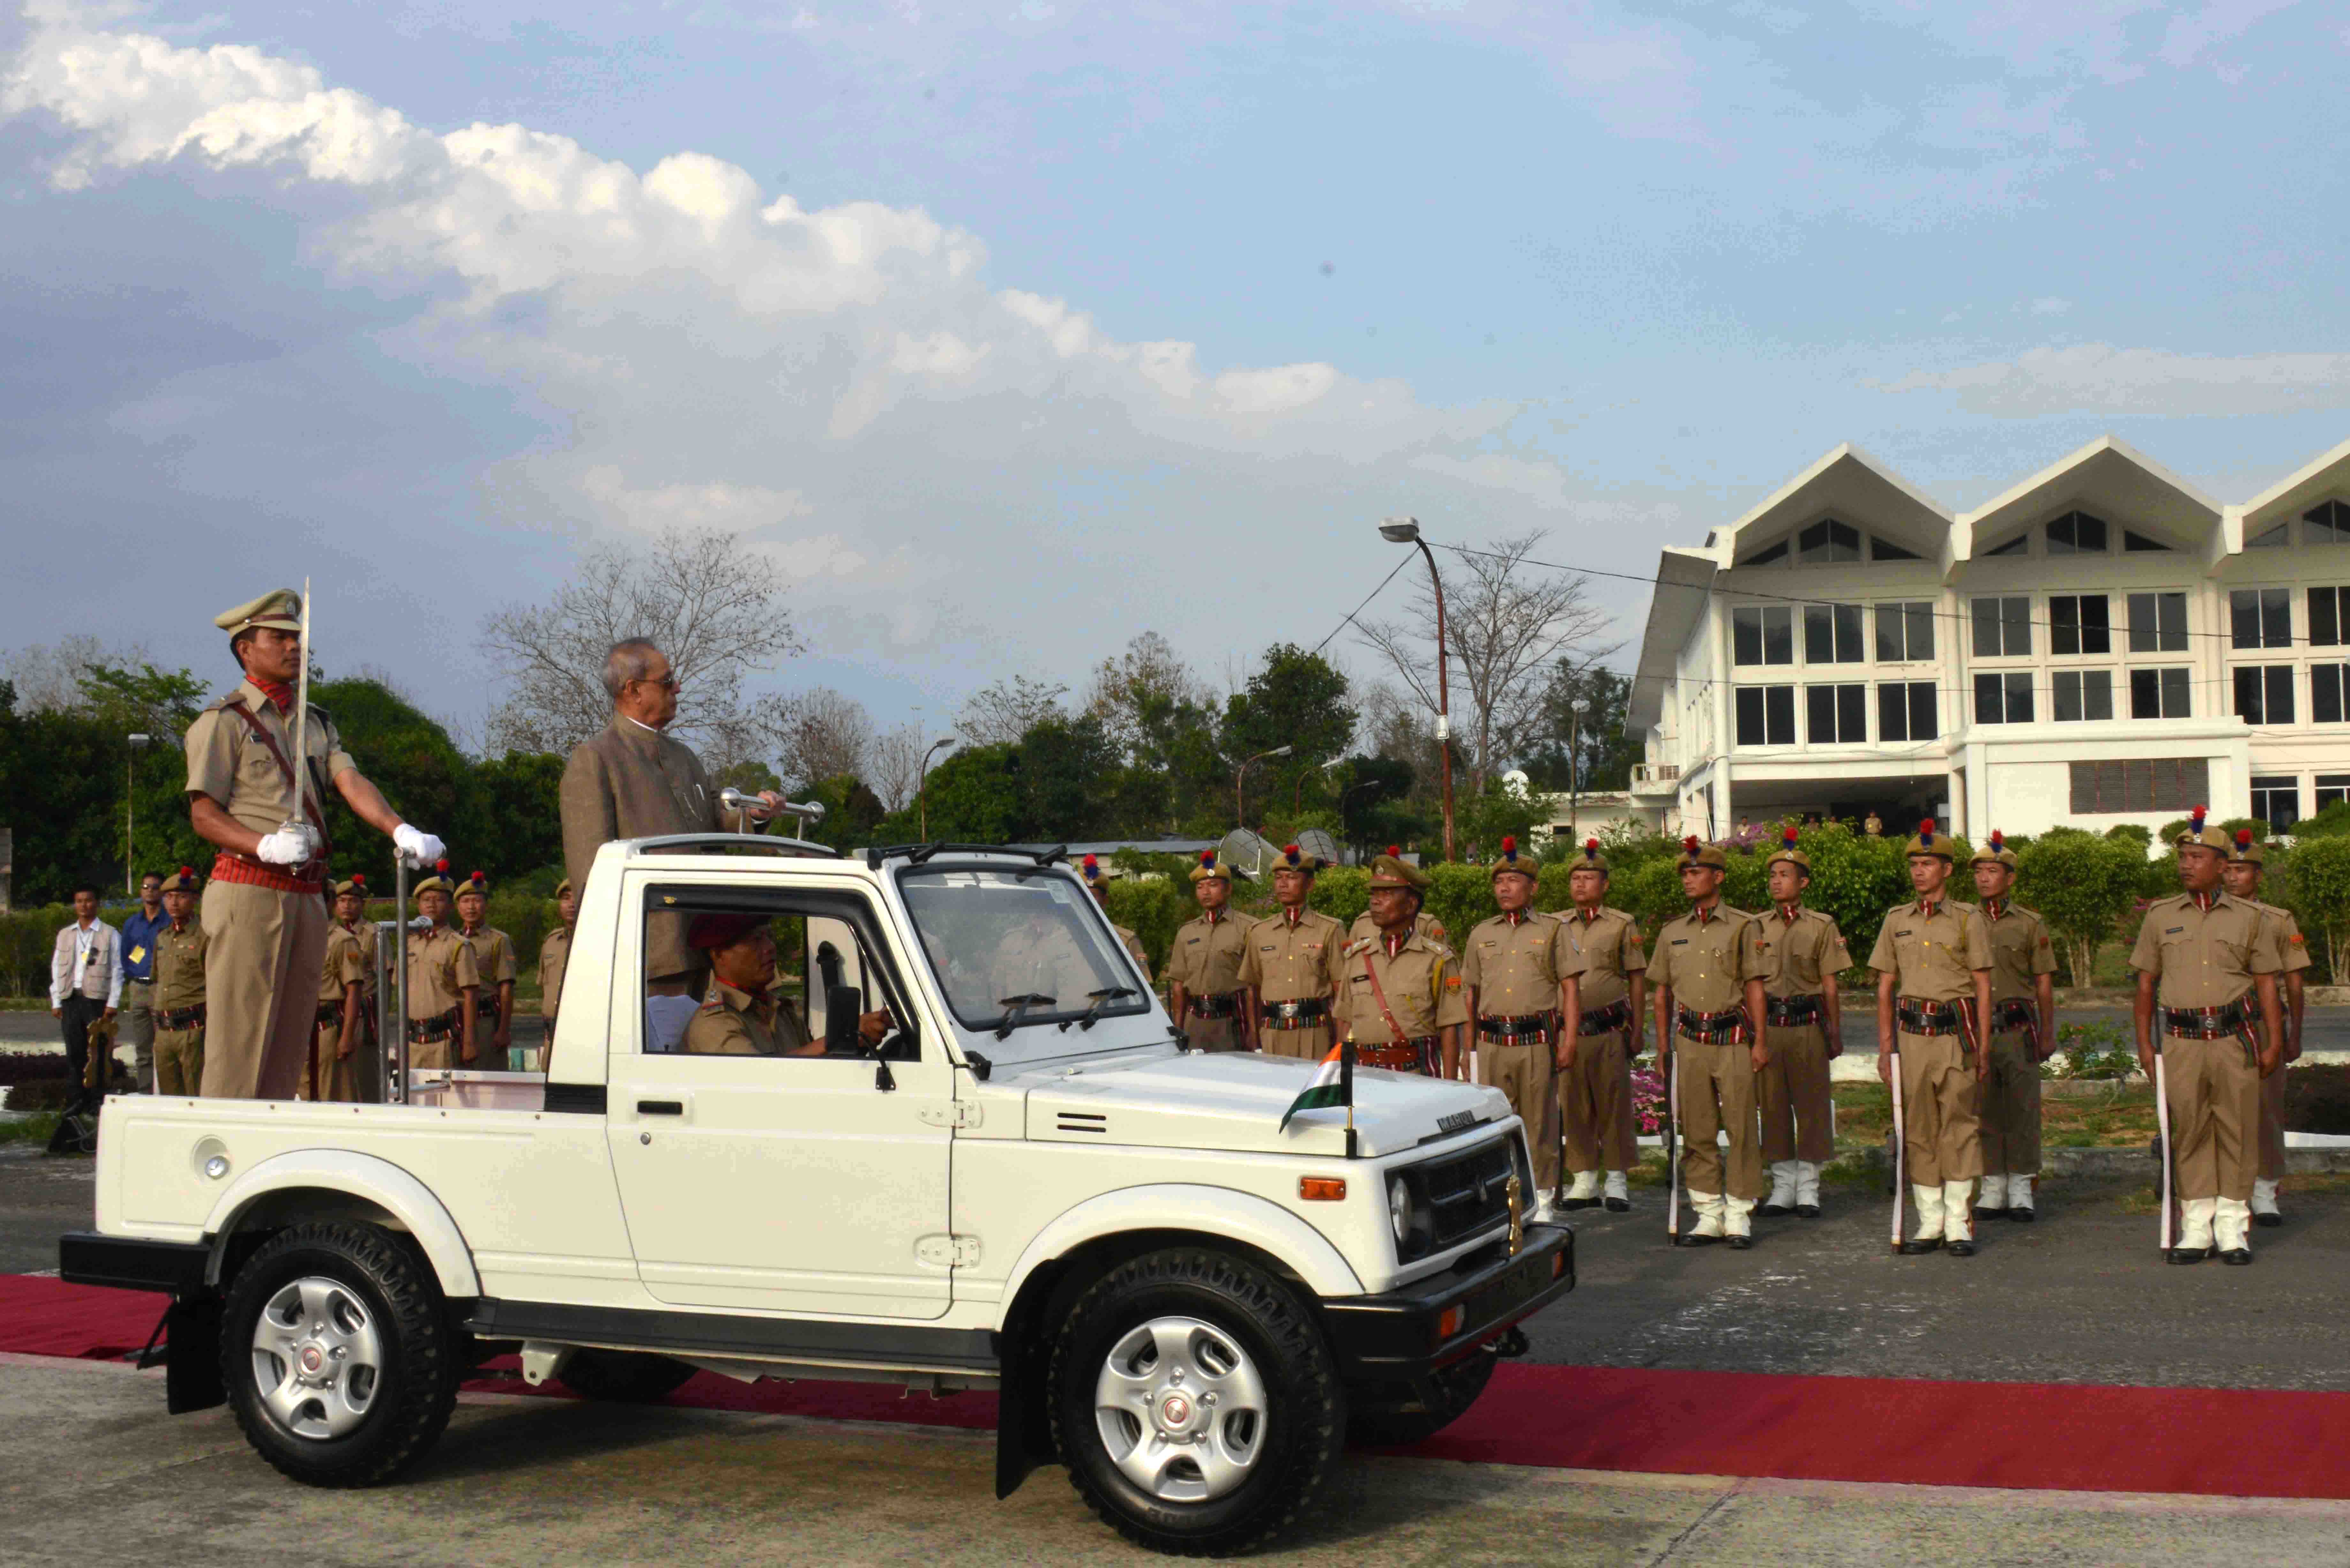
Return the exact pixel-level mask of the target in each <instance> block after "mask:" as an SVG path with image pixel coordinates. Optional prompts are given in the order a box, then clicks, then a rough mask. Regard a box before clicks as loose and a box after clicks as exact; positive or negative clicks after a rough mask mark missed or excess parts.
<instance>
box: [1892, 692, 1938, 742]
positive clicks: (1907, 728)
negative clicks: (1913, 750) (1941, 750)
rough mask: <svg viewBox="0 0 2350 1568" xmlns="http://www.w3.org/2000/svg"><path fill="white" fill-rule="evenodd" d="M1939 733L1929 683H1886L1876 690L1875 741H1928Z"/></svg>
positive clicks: (1932, 694)
mask: <svg viewBox="0 0 2350 1568" xmlns="http://www.w3.org/2000/svg"><path fill="white" fill-rule="evenodd" d="M1941 732H1942V728H1941V723H1940V721H1939V718H1938V717H1937V715H1936V714H1935V712H1934V683H1933V682H1932V681H1930V680H1887V681H1882V682H1879V683H1878V685H1877V739H1878V740H1880V741H1930V740H1932V739H1933V738H1934V737H1935V736H1937V735H1939V734H1940V733H1941Z"/></svg>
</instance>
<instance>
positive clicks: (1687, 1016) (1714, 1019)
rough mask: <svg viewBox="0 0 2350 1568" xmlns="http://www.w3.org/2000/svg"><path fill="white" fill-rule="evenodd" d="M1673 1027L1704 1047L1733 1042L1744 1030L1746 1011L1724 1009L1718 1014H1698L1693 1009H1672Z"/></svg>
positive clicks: (1741, 1009) (1734, 1008) (1737, 1008)
mask: <svg viewBox="0 0 2350 1568" xmlns="http://www.w3.org/2000/svg"><path fill="white" fill-rule="evenodd" d="M1673 1027H1674V1028H1675V1029H1677V1030H1679V1032H1680V1033H1683V1034H1686V1035H1688V1036H1689V1037H1690V1039H1692V1040H1695V1041H1697V1042H1698V1043H1699V1044H1705V1045H1720V1044H1723V1043H1724V1042H1726V1041H1731V1040H1735V1039H1737V1038H1738V1036H1739V1035H1740V1034H1741V1033H1743V1032H1744V1030H1745V1028H1746V1010H1745V1009H1744V1008H1742V1007H1725V1008H1723V1009H1722V1010H1721V1012H1699V1011H1697V1009H1695V1008H1693V1007H1677V1008H1675V1009H1673Z"/></svg>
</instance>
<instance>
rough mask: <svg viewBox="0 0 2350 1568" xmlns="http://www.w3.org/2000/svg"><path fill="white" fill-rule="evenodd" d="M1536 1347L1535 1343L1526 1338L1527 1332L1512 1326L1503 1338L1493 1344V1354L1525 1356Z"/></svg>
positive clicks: (1515, 1325)
mask: <svg viewBox="0 0 2350 1568" xmlns="http://www.w3.org/2000/svg"><path fill="white" fill-rule="evenodd" d="M1533 1349H1534V1341H1532V1340H1530V1339H1528V1338H1527V1337H1526V1331H1525V1330H1524V1329H1523V1328H1520V1327H1519V1326H1518V1325H1517V1324H1511V1325H1510V1326H1509V1327H1508V1328H1507V1329H1505V1330H1503V1334H1502V1337H1501V1338H1499V1339H1497V1340H1495V1341H1494V1342H1493V1354H1494V1355H1496V1356H1513V1355H1525V1354H1527V1353H1528V1352H1529V1351H1531V1350H1533Z"/></svg>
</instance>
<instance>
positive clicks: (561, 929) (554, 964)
mask: <svg viewBox="0 0 2350 1568" xmlns="http://www.w3.org/2000/svg"><path fill="white" fill-rule="evenodd" d="M555 914H556V927H555V929H553V930H551V931H549V932H547V933H546V940H545V941H543V942H541V943H539V944H538V1016H539V1018H540V1019H541V1021H543V1022H544V1023H546V1038H545V1039H544V1040H542V1041H541V1042H540V1043H539V1047H538V1070H539V1071H540V1072H542V1073H544V1072H546V1057H547V1053H548V1052H550V1051H552V1050H553V1049H554V1048H555V1019H556V1012H558V1011H559V1010H560V1009H561V1007H562V1005H563V971H564V970H565V968H566V967H567V966H568V965H569V964H570V962H571V929H572V927H574V926H576V925H577V924H578V923H579V893H578V889H577V888H573V887H572V886H571V879H570V878H569V877H565V878H564V879H563V881H562V882H561V883H560V884H558V885H557V886H556V889H555Z"/></svg>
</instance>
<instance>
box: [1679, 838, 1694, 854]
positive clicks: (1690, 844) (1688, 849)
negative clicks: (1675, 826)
mask: <svg viewBox="0 0 2350 1568" xmlns="http://www.w3.org/2000/svg"><path fill="white" fill-rule="evenodd" d="M1681 853H1683V854H1684V855H1694V854H1696V853H1697V835H1696V834H1694V833H1692V834H1690V836H1688V837H1686V838H1684V839H1682V840H1681Z"/></svg>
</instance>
